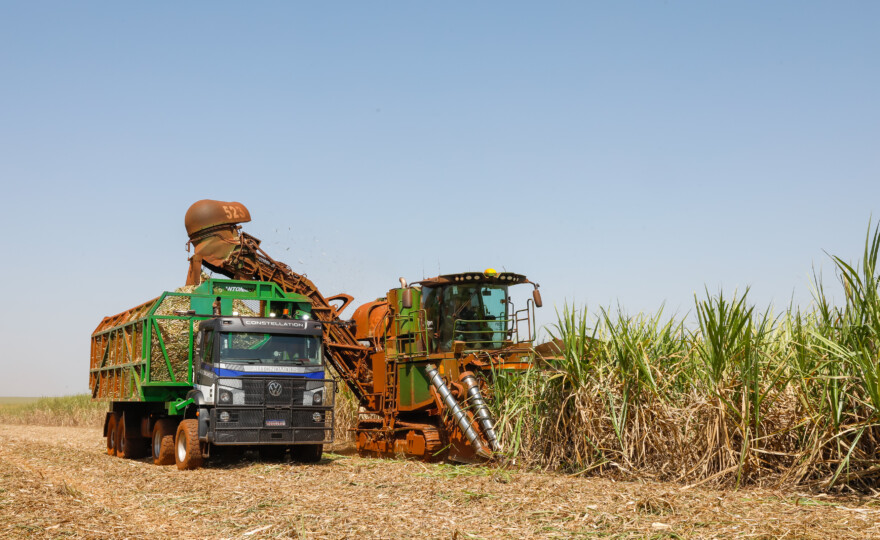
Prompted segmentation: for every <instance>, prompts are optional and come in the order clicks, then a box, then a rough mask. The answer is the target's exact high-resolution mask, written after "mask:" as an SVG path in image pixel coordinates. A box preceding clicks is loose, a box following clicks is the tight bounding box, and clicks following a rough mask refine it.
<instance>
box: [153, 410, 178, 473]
mask: <svg viewBox="0 0 880 540" xmlns="http://www.w3.org/2000/svg"><path fill="white" fill-rule="evenodd" d="M151 448H152V451H153V463H155V464H156V465H173V464H174V421H173V420H171V419H170V418H162V419H160V420H158V421H156V424H155V425H154V426H153V437H152V445H151Z"/></svg>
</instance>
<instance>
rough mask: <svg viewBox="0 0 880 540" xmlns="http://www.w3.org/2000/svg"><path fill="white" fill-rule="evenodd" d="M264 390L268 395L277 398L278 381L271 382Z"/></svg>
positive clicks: (279, 387) (279, 389)
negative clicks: (267, 391)
mask: <svg viewBox="0 0 880 540" xmlns="http://www.w3.org/2000/svg"><path fill="white" fill-rule="evenodd" d="M266 389H267V390H269V395H270V396H272V397H278V396H280V395H281V390H282V388H281V383H280V382H278V381H272V382H270V383H269V384H268V385H267V386H266Z"/></svg>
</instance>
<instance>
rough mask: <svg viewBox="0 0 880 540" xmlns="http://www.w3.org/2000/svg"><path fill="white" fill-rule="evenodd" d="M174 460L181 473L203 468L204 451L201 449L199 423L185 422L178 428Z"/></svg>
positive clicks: (194, 421) (193, 421)
mask: <svg viewBox="0 0 880 540" xmlns="http://www.w3.org/2000/svg"><path fill="white" fill-rule="evenodd" d="M174 446H175V448H176V451H175V452H174V460H175V461H176V462H177V468H178V469H180V470H181V471H183V470H187V469H198V468H199V467H201V466H202V459H203V458H202V449H201V448H200V447H199V421H198V420H195V419H190V420H184V421H182V422H181V423H180V425H179V426H177V438H176V440H175V444H174Z"/></svg>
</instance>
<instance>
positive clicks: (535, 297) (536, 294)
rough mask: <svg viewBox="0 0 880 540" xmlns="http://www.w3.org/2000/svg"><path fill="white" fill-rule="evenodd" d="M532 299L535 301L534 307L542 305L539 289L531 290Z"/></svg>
mask: <svg viewBox="0 0 880 540" xmlns="http://www.w3.org/2000/svg"><path fill="white" fill-rule="evenodd" d="M532 299H533V300H534V301H535V307H541V306H543V305H544V303H543V302H541V291H539V290H538V289H534V290H532Z"/></svg>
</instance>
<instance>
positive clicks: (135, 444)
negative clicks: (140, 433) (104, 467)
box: [116, 416, 147, 459]
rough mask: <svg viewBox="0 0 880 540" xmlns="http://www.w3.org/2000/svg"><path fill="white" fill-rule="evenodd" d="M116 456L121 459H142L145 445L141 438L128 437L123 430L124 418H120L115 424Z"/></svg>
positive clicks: (125, 430)
mask: <svg viewBox="0 0 880 540" xmlns="http://www.w3.org/2000/svg"><path fill="white" fill-rule="evenodd" d="M116 433H117V439H116V456H117V457H121V458H123V459H137V458H141V457H144V454H145V453H146V449H147V445H146V442H147V441H146V440H145V439H144V438H143V437H129V436H128V435H129V433H128V430H127V429H126V428H125V417H124V416H123V417H121V418H120V419H119V420H118V421H117V423H116Z"/></svg>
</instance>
